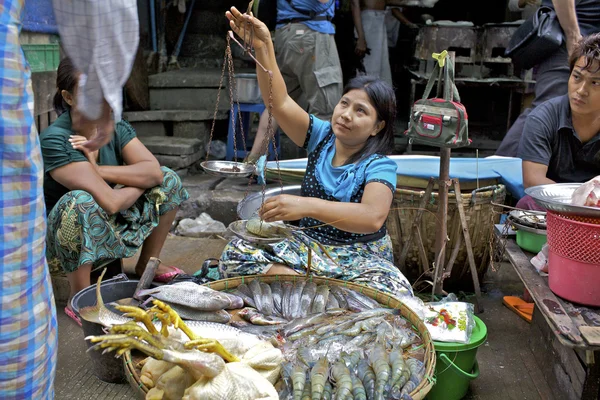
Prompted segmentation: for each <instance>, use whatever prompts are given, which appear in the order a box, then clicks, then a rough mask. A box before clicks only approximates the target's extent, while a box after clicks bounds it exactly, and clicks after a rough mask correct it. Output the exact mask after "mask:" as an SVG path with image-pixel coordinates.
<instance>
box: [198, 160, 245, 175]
mask: <svg viewBox="0 0 600 400" xmlns="http://www.w3.org/2000/svg"><path fill="white" fill-rule="evenodd" d="M200 166H201V167H202V169H204V171H206V172H207V173H209V174H211V175H215V176H221V177H225V178H246V177H249V176H250V175H252V174H253V173H254V170H255V167H254V165H252V164H248V163H240V162H234V161H219V160H211V161H204V162H202V163H200Z"/></svg>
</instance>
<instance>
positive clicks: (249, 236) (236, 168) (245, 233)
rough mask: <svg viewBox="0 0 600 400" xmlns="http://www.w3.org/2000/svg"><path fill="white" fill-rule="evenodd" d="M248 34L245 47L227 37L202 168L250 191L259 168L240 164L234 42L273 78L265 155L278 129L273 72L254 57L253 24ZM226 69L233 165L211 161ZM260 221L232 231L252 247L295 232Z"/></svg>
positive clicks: (236, 224)
mask: <svg viewBox="0 0 600 400" xmlns="http://www.w3.org/2000/svg"><path fill="white" fill-rule="evenodd" d="M251 7H252V2H251V3H250V5H249V7H248V13H249V10H250V9H251ZM244 32H245V33H244V37H243V38H242V42H243V44H242V43H240V42H239V41H238V40H237V39H236V38H235V36H234V34H233V32H232V31H228V33H227V38H226V40H227V46H226V48H225V58H224V61H223V68H222V70H221V78H220V81H219V89H218V92H217V101H216V104H215V111H214V115H213V121H212V126H211V129H210V136H209V142H208V145H207V150H206V160H205V161H203V162H202V163H201V164H200V166H201V167H202V168H203V169H204V171H205V172H206V173H208V174H211V175H214V176H219V177H223V178H249V181H248V189H249V187H250V184H251V183H252V178H251V176H252V174H254V173H255V171H256V167H255V165H254V164H252V163H248V162H239V161H238V160H237V154H238V152H237V146H238V143H237V137H238V128H239V136H240V137H241V139H242V148H243V149H246V140H245V135H244V131H243V129H244V128H243V124H242V116H241V113H240V112H238V113H237V117H238V120H237V121H235V120H234V115H235V113H234V104H236V105H237V108H238V110H239V101H238V96H237V90H236V80H235V73H234V67H233V57H232V52H231V40H233V41H234V42H235V43H237V44H238V45H239V46H240V47H241V48H242V49H243V50H244V53H246V54H247V55H248V56H249V57H251V58H252V59H253V60H254V61H255V62H256V64H257V65H258V66H259V67H260V68H261V69H262V70H263V71H264V72H265V73H267V74H268V76H269V102H268V104H267V112H268V116H269V118H268V123H267V133H266V135H265V138H264V139H263V143H262V152H261V154H266V152H267V149H268V146H269V142H270V141H272V142H273V144H275V138H274V129H273V115H272V109H273V72H272V71H269V70H267V69H266V68H265V67H264V66H263V65H262V64H261V63H260V62H259V61H258V60H257V59H256V58H255V57H254V55H253V54H252V41H253V29H252V25H251V23H250V22H246V29H245V30H244ZM225 68H227V71H228V82H229V99H230V118H231V120H230V126H233V127H234V132H233V154H234V156H233V157H234V159H233V161H224V160H209V155H210V147H211V143H212V140H213V133H214V129H215V123H216V120H217V113H218V109H219V101H220V96H221V88H222V87H223V80H224V77H225ZM273 148H276V146H274V147H273ZM275 161H276V164H277V171H278V172H279V159H278V155H277V152H275ZM280 186H281V192H282V193H283V182H282V181H281V176H280ZM265 189H266V184H265V183H263V185H262V201H261V206H262V204H264V202H265ZM247 196H248V190H246V194H245V196H244V197H247ZM257 220H258V217H257V216H256V218H255V217H253V218H252V219H250V220H248V221H246V220H243V221H234V222H232V223H231V224H230V225H229V227H228V229H229V230H230V231H231V232H232V233H233V234H234V235H236V236H237V237H239V238H241V239H244V240H246V241H248V242H251V243H256V244H266V243H274V242H277V241H281V240H283V239H285V238H286V237H288V236H289V233H290V232H291V229H286V228H287V225H285V224H283V223H282V222H276V223H272V224H271V223H267V222H263V221H262V220H259V224H258V225H256V222H257ZM248 225H250V226H251V227H252V226H254V225H256V226H255V228H254V229H247V226H248ZM290 228H291V227H290ZM265 233H266V234H265Z"/></svg>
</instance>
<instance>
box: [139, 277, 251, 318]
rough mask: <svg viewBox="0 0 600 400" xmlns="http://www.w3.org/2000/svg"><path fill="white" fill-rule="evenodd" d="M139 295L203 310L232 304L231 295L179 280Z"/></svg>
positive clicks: (214, 309)
mask: <svg viewBox="0 0 600 400" xmlns="http://www.w3.org/2000/svg"><path fill="white" fill-rule="evenodd" d="M139 295H140V296H152V297H154V298H155V299H158V300H162V301H166V302H168V303H175V304H181V305H183V306H187V307H191V308H195V309H197V310H202V311H217V310H223V309H225V308H229V307H231V305H232V300H231V297H230V296H231V295H227V294H225V293H221V292H218V291H216V290H214V289H211V288H209V287H207V286H201V285H198V284H196V283H194V282H179V283H175V284H173V285H163V286H160V287H156V288H152V289H146V290H141V291H140V293H139ZM236 297H237V296H236ZM240 301H241V302H242V303H243V300H241V299H240Z"/></svg>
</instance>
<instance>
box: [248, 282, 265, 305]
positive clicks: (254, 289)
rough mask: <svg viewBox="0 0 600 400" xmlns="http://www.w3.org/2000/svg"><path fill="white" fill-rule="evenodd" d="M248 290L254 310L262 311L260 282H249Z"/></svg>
mask: <svg viewBox="0 0 600 400" xmlns="http://www.w3.org/2000/svg"><path fill="white" fill-rule="evenodd" d="M248 288H249V289H250V292H251V293H252V298H253V299H254V304H256V309H257V310H262V308H263V305H262V299H263V297H262V288H261V287H260V282H259V281H258V279H254V280H252V282H250V284H249V285H248Z"/></svg>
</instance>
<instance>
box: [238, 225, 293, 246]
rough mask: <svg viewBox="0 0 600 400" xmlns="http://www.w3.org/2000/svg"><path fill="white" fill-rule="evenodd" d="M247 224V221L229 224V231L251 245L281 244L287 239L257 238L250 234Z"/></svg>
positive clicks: (278, 237) (276, 237)
mask: <svg viewBox="0 0 600 400" xmlns="http://www.w3.org/2000/svg"><path fill="white" fill-rule="evenodd" d="M247 222H248V221H247V220H240V221H233V222H232V223H231V224H229V226H228V227H227V229H229V230H230V231H231V233H233V234H234V235H235V236H237V237H239V238H240V239H243V240H245V241H247V242H250V243H256V244H271V243H277V242H281V241H282V240H284V239H286V237H285V236H272V237H268V238H266V237H262V236H256V235H254V234H252V233H250V232H248V230H247V229H246V223H247Z"/></svg>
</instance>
